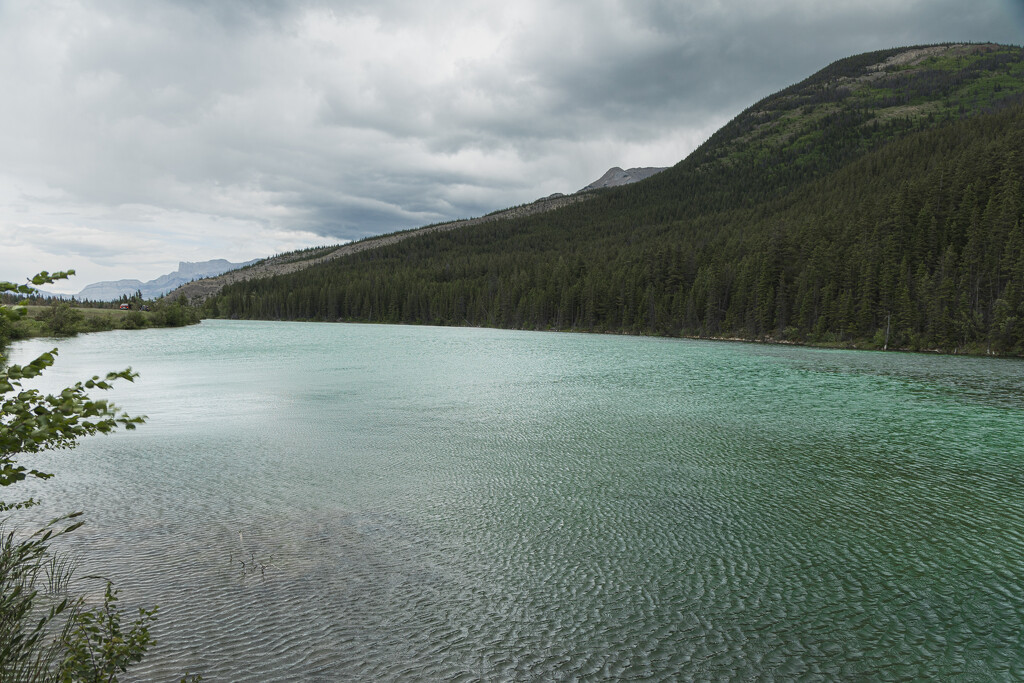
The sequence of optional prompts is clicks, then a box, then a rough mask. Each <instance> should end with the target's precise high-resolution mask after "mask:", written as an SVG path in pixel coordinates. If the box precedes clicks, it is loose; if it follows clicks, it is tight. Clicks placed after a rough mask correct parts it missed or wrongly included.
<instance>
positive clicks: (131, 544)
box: [15, 321, 1024, 681]
mask: <svg viewBox="0 0 1024 683" xmlns="http://www.w3.org/2000/svg"><path fill="white" fill-rule="evenodd" d="M50 345H51V344H50V342H48V341H46V340H35V341H32V342H28V343H23V344H21V345H20V346H18V347H17V349H16V359H15V360H25V359H27V358H28V357H29V356H31V355H32V354H33V353H35V352H38V351H40V350H43V349H46V348H49V346H50ZM60 347H61V355H60V358H59V360H58V365H57V366H56V367H55V368H54V372H53V373H51V375H50V377H49V378H48V380H47V381H48V382H49V383H50V384H51V386H58V385H59V384H60V383H63V382H67V381H71V380H74V379H78V378H81V377H82V376H86V375H92V374H95V373H99V372H104V371H106V370H110V369H120V368H122V367H124V366H127V365H131V366H132V367H133V368H134V369H136V370H138V371H140V372H141V374H142V376H141V378H140V379H139V380H138V382H137V383H136V384H135V385H131V386H127V387H124V388H119V389H118V390H117V391H116V392H115V396H114V398H115V399H116V400H117V401H118V402H119V403H120V404H121V405H123V406H124V407H125V408H127V409H129V411H130V412H132V413H144V414H147V415H148V416H149V422H148V423H147V424H146V425H145V426H144V427H142V428H141V429H139V430H138V431H136V432H130V433H120V434H116V435H113V436H111V437H105V438H102V437H98V438H94V439H89V440H88V441H87V442H85V443H83V444H82V446H81V447H80V448H79V449H77V450H76V451H74V452H72V453H62V454H57V455H50V456H46V457H45V458H44V457H40V459H39V460H38V461H36V464H38V465H41V466H43V467H50V468H51V469H52V470H53V471H56V472H58V474H59V476H58V477H57V478H55V479H54V480H51V481H49V482H45V483H40V484H31V485H30V486H28V487H26V488H25V489H24V490H25V492H26V494H29V493H32V494H36V495H38V496H41V497H43V499H44V501H45V503H46V505H47V508H46V510H44V511H43V512H42V513H41V514H51V513H55V512H60V511H67V510H71V509H83V510H85V511H86V512H87V519H88V524H87V526H86V527H84V528H83V529H81V530H79V531H78V532H76V533H75V534H74V536H76V537H77V538H75V539H74V546H75V548H76V549H77V550H78V551H79V552H80V554H81V555H82V556H83V559H84V563H85V566H84V567H83V572H82V573H89V572H92V571H96V572H102V573H103V574H104V575H106V576H109V577H110V578H112V579H114V580H115V582H116V583H117V584H118V585H120V586H121V587H122V588H123V589H124V602H125V603H126V604H132V603H138V604H153V603H157V604H159V605H160V620H159V622H158V626H157V628H156V636H157V638H158V640H159V645H158V646H157V648H156V649H155V650H154V652H153V654H152V656H151V657H150V658H148V659H147V660H146V662H145V663H144V664H143V665H142V666H140V667H139V668H138V669H137V670H136V671H135V672H134V674H133V677H134V678H136V679H139V680H146V679H153V680H165V679H168V678H170V677H171V676H173V675H174V674H180V673H181V672H182V671H183V670H184V669H185V668H189V669H191V670H192V671H193V672H195V671H199V672H202V673H203V674H204V676H205V679H206V680H211V681H221V680H223V681H238V680H254V681H256V680H258V681H268V680H324V681H333V680H400V679H412V680H417V679H455V680H509V679H517V680H538V679H540V680H546V679H574V678H586V679H601V678H605V679H621V678H640V679H656V680H657V679H663V680H672V679H711V678H714V679H756V678H758V677H764V678H772V677H774V678H775V679H777V680H791V679H797V678H799V677H801V676H805V677H807V678H809V679H811V680H815V679H819V680H820V679H836V678H841V679H851V678H859V679H869V680H899V679H929V678H930V679H944V680H949V679H953V678H956V677H958V676H959V677H960V678H962V679H963V680H993V679H996V680H998V679H1003V680H1005V679H1015V678H1016V679H1020V678H1024V650H1022V649H1021V648H1020V638H1021V635H1020V634H1021V632H1022V629H1024V588H1022V582H1021V577H1022V576H1024V525H1022V522H1024V496H1021V495H1020V491H1021V489H1022V486H1024V363H1020V362H1018V361H1007V360H992V359H982V358H955V357H932V356H924V355H908V354H881V353H863V352H846V351H822V350H813V349H799V348H781V347H765V346H754V345H745V344H724V343H701V342H690V341H677V340H659V339H638V338H623V337H612V336H607V337H606V336H592V335H569V334H547V333H526V332H509V331H496V330H479V329H441V328H419V327H389V326H362V325H323V324H320V325H317V324H298V323H255V322H227V321H219V322H218V321H208V322H205V323H203V324H202V325H200V326H198V327H192V328H185V329H181V330H147V331H139V332H110V333H103V334H96V335H87V336H84V337H80V338H77V339H72V340H66V341H62V342H60Z"/></svg>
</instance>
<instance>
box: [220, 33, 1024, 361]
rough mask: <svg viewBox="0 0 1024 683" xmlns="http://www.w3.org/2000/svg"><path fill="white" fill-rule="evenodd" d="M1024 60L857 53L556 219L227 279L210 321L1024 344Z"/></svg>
mask: <svg viewBox="0 0 1024 683" xmlns="http://www.w3.org/2000/svg"><path fill="white" fill-rule="evenodd" d="M1022 93H1024V54H1022V50H1021V48H1018V47H1008V46H998V45H940V46H925V47H914V48H901V49H893V50H886V51H881V52H874V53H869V54H865V55H859V56H856V57H851V58H849V59H845V60H841V61H839V62H836V63H835V64H832V65H830V66H828V67H826V68H825V69H823V70H822V71H820V72H818V73H817V74H815V75H813V76H811V77H810V78H808V79H806V80H805V81H803V82H801V83H798V84H796V85H794V86H791V87H789V88H786V89H784V90H782V91H780V92H779V93H776V94H775V95H772V96H769V97H767V98H765V99H764V100H762V101H760V102H758V103H757V104H755V105H754V106H752V107H750V108H749V109H747V110H746V111H744V112H742V113H741V114H740V115H739V116H737V117H736V118H735V119H734V120H733V121H731V122H730V123H729V124H727V125H726V126H724V127H723V128H722V129H721V130H720V131H718V132H717V133H716V134H715V135H714V136H712V137H711V138H710V139H709V140H708V141H707V142H706V143H705V144H704V145H702V146H701V147H700V148H699V149H697V150H696V151H695V152H694V153H693V154H691V155H690V156H689V157H687V159H685V160H683V161H682V162H680V163H679V164H677V165H676V166H674V167H673V168H671V169H668V170H666V171H663V172H661V173H658V174H656V175H653V176H652V177H650V178H648V179H647V180H644V181H641V182H639V183H635V184H632V185H628V186H625V187H622V188H613V189H608V190H605V191H603V192H601V193H598V194H596V195H594V198H593V199H592V200H590V201H586V202H582V203H575V204H572V205H569V206H564V207H561V208H559V209H558V210H555V211H551V212H545V213H540V214H535V215H528V216H519V217H501V218H500V220H490V221H487V222H480V223H475V224H466V225H461V226H458V227H459V229H458V230H455V229H452V230H446V231H442V230H434V231H430V232H424V233H423V234H420V235H416V237H415V239H405V240H403V241H400V242H393V243H390V244H384V243H382V244H381V245H380V246H378V247H377V248H367V249H364V250H362V251H359V252H358V253H351V254H349V255H348V257H346V258H338V259H336V260H333V261H330V262H324V263H320V264H318V265H316V266H314V267H311V268H308V269H305V270H302V271H299V272H295V273H292V274H290V275H285V276H278V277H273V278H267V279H254V280H250V281H247V282H239V283H236V284H233V285H231V286H228V287H226V288H225V289H224V290H223V292H222V293H221V295H220V296H218V297H216V298H213V299H211V300H209V301H208V303H207V309H206V310H207V312H208V314H211V315H217V316H226V317H253V318H273V319H309V320H363V321H381V322H406V323H425V324H446V325H493V326H501V327H514V328H528V329H560V330H585V331H610V332H628V333H638V334H662V335H681V334H682V335H691V336H714V337H738V338H745V339H774V340H787V341H798V342H811V343H825V344H840V345H851V344H858V345H865V346H869V347H870V346H877V347H886V346H888V347H889V348H911V349H942V350H947V351H958V350H960V351H962V350H967V351H973V352H985V351H991V352H999V353H1021V352H1022V351H1024V235H1022V228H1021V217H1022V211H1024V199H1022V192H1021V189H1022V187H1024V159H1022V158H1021V151H1022V150H1024V109H1022V105H1021V102H1022Z"/></svg>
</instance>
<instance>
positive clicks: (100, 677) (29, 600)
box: [0, 271, 157, 683]
mask: <svg viewBox="0 0 1024 683" xmlns="http://www.w3.org/2000/svg"><path fill="white" fill-rule="evenodd" d="M73 272H74V271H67V272H61V273H54V274H52V275H51V274H49V273H45V272H44V273H40V274H39V275H37V276H36V277H34V278H32V280H31V283H32V284H34V285H40V284H44V283H50V282H53V281H55V280H58V279H62V278H65V277H67V276H68V275H71V274H73ZM31 291H32V288H31V287H29V286H28V285H17V284H13V283H9V282H0V292H17V293H20V294H28V293H30V292H31ZM24 317H25V308H24V307H23V306H15V307H11V306H0V326H2V327H0V329H3V330H10V329H11V328H12V326H16V325H17V324H19V323H20V322H21V321H22V320H23V318H24ZM65 320H66V318H65ZM8 339H9V338H2V337H0V486H4V487H6V486H11V485H13V484H16V483H18V482H20V481H23V480H25V479H26V478H27V477H29V476H31V477H37V478H40V479H47V478H49V477H51V476H52V475H51V474H49V473H45V472H41V471H39V470H36V469H28V468H27V467H25V466H24V465H22V464H20V463H19V462H18V458H19V457H20V456H22V455H24V454H28V453H38V452H41V451H49V450H59V449H69V448H72V447H74V445H75V444H76V443H77V442H78V439H80V438H81V437H83V436H89V435H92V434H105V433H109V432H111V431H113V430H114V429H117V428H118V427H123V428H126V429H134V428H135V426H136V425H137V424H139V423H141V422H142V421H143V420H144V418H142V417H131V416H129V415H127V414H125V413H123V412H121V411H119V409H118V408H117V407H116V406H115V405H113V404H112V403H109V402H107V401H104V400H94V399H92V398H90V397H89V395H88V393H87V392H88V391H89V390H94V389H100V390H106V389H110V388H111V387H112V382H114V381H116V380H119V379H122V380H127V381H129V382H130V381H132V380H133V379H134V378H135V376H136V375H135V373H133V372H132V371H131V369H130V368H129V369H126V370H123V371H121V372H112V373H109V374H108V375H107V376H106V377H105V378H103V379H101V378H100V377H98V376H96V377H93V378H91V379H89V380H86V381H84V382H78V383H76V384H75V385H73V386H71V387H66V388H64V389H63V390H61V391H60V392H58V393H56V394H43V393H41V392H40V391H38V390H36V389H26V388H24V386H23V382H24V381H25V380H31V379H34V378H37V377H39V376H40V375H41V374H42V373H43V371H44V370H45V369H46V368H48V367H50V366H52V365H53V362H54V358H55V356H56V354H57V350H56V349H53V350H52V351H49V352H47V353H44V354H42V355H40V356H39V357H38V358H36V359H34V360H33V361H31V362H30V363H28V364H27V365H10V366H8V365H7V364H6V357H5V356H4V355H3V354H4V347H5V346H6V343H7V341H8ZM35 504H36V501H34V500H32V499H28V500H23V501H18V502H6V501H4V502H0V511H2V512H7V513H10V512H11V511H14V510H19V509H23V508H27V507H31V506H33V505H35ZM80 515H81V513H72V514H69V515H65V516H64V517H60V518H57V519H55V520H53V521H51V522H50V523H49V524H47V525H46V526H44V527H43V528H42V529H39V530H38V531H36V532H34V533H30V534H24V533H21V532H20V530H18V529H15V528H12V524H11V519H10V518H8V519H6V520H3V521H0V681H4V682H5V683H21V682H23V681H25V682H27V681H61V682H62V683H67V682H72V681H89V682H92V681H96V682H99V681H108V682H109V681H116V680H117V677H118V675H119V674H120V673H123V672H124V671H126V670H127V669H128V667H129V666H131V665H133V664H136V663H138V662H139V661H141V659H142V658H143V656H144V655H145V653H146V650H147V649H148V648H149V647H150V646H151V645H152V644H153V643H154V642H155V641H154V640H153V637H152V635H151V634H150V631H149V626H150V624H151V623H152V622H153V620H154V619H155V617H156V611H157V608H156V607H153V608H152V609H140V610H139V614H138V617H137V618H136V619H135V620H134V621H132V622H131V623H130V625H127V626H126V625H123V624H122V620H123V614H122V611H121V610H120V609H119V608H118V606H117V600H118V592H117V590H115V589H114V588H113V586H112V585H111V584H110V582H109V581H106V580H105V579H101V577H83V580H85V581H90V580H92V581H96V580H101V581H102V582H103V584H104V592H103V597H102V601H101V602H99V604H94V603H95V600H90V597H91V596H88V595H78V596H75V595H72V594H71V588H72V586H75V587H77V586H78V585H80V582H79V580H78V579H76V578H75V577H74V564H73V562H72V561H70V560H69V559H68V558H67V557H65V556H64V555H62V554H61V553H59V552H58V551H56V550H54V549H53V548H52V547H51V544H52V542H53V541H54V540H55V539H57V538H58V537H60V536H63V535H65V534H68V533H70V532H72V531H74V530H75V529H77V528H78V527H80V526H81V525H82V522H81V521H80V520H78V517H79V516H80Z"/></svg>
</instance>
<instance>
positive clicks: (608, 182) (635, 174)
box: [580, 166, 666, 192]
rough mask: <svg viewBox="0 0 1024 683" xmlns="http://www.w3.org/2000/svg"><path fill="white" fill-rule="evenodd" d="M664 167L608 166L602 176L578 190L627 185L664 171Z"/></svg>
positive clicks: (584, 190) (585, 190)
mask: <svg viewBox="0 0 1024 683" xmlns="http://www.w3.org/2000/svg"><path fill="white" fill-rule="evenodd" d="M665 168H666V167H664V166H662V167H657V166H644V167H643V168H630V169H627V170H625V171H623V170H622V169H621V168H619V167H618V166H613V167H612V168H609V169H608V171H607V172H606V173H605V174H604V175H603V176H601V177H600V178H598V179H597V180H595V181H594V182H592V183H590V184H589V185H587V186H586V187H584V188H583V189H582V190H580V192H587V191H588V190H599V189H601V188H605V187H619V186H620V185H629V184H630V183H635V182H637V181H638V180H643V179H645V178H650V177H651V176H652V175H654V174H655V173H659V172H661V171H664V170H665Z"/></svg>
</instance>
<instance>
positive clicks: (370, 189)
mask: <svg viewBox="0 0 1024 683" xmlns="http://www.w3.org/2000/svg"><path fill="white" fill-rule="evenodd" d="M947 41H976V42H982V41H995V42H1002V43H1013V44H1021V43H1022V42H1024V0H972V1H971V2H964V1H963V0H902V1H900V0H855V1H848V0H827V1H826V0H732V1H730V0H719V1H715V0H700V1H697V0H693V1H691V0H675V1H667V0H665V1H662V0H650V1H645V0H621V1H619V0H585V1H584V0H574V1H570V0H515V1H514V2H501V3H498V2H470V1H463V0H444V2H440V1H436V2H435V1H431V0H372V1H371V0H365V1H364V0H351V1H339V2H327V1H323V2H317V1H310V2H298V1H290V2H284V1H281V2H278V1H276V0H249V1H243V0H208V1H206V2H203V1H198V0H197V1H193V2H187V1H178V2H172V1H169V0H168V1H160V0H156V1H152V2H147V1H144V0H102V1H100V0H97V1H95V2H90V1H87V0H86V1H81V0H67V1H49V0H0V92H2V93H3V98H2V99H3V105H2V106H0V279H6V280H21V279H22V278H24V277H26V276H28V275H31V274H33V273H34V272H36V271H37V270H40V269H47V270H55V269H64V268H75V269H76V270H77V271H78V277H76V278H75V279H74V280H72V281H70V282H69V283H67V284H66V285H65V286H63V287H59V288H58V287H54V288H53V290H54V291H66V292H77V291H78V290H79V289H81V288H82V287H84V286H85V285H86V284H89V283H91V282H95V281H97V280H109V279H120V278H138V279H141V280H149V279H152V278H155V277H157V276H159V275H162V274H164V273H167V272H170V271H173V270H174V269H175V268H176V267H177V263H178V261H181V260H187V261H202V260H207V259H212V258H227V259H230V260H233V261H241V260H246V259H251V258H256V257H263V256H268V255H271V254H274V253H280V252H282V251H288V250H292V249H297V248H303V247H307V246H312V245H319V244H333V243H338V242H340V241H345V240H350V239H358V238H360V237H365V236H367V235H373V234H379V233H382V232H391V231H394V230H400V229H406V228H410V227H415V226H419V225H424V224H428V223H434V222H438V221H443V220H448V219H453V218H460V217H469V216H475V215H480V214H482V213H486V212H489V211H493V210H496V209H501V208H505V207H507V206H511V205H515V204H520V203H523V202H527V201H532V200H534V199H537V198H539V197H542V196H546V195H548V194H551V193H553V192H566V193H568V192H574V191H576V190H578V189H579V188H581V187H583V186H584V185H586V184H588V183H590V182H591V181H593V180H595V179H597V178H598V177H599V176H600V175H601V174H602V173H604V172H605V171H606V170H607V169H608V168H609V167H611V166H622V167H623V168H628V167H631V166H670V165H672V164H675V163H676V162H678V161H679V160H680V159H682V158H684V157H685V156H686V155H687V154H689V153H690V152H691V151H692V150H693V149H694V148H695V147H696V146H697V145H699V144H700V143H701V142H703V141H704V140H705V139H707V137H708V136H710V135H711V134H712V133H713V132H714V131H715V130H717V129H718V128H719V127H720V126H721V125H722V124H724V123H725V122H727V121H728V120H729V119H731V118H732V117H733V116H735V115H736V114H738V113H739V112H740V111H741V110H743V109H744V108H745V107H747V106H749V105H751V104H753V103H754V102H756V101H757V100H758V99H760V98H762V97H764V96H766V95H769V94H771V93H773V92H775V91H777V90H780V89H782V88H784V87H786V86H788V85H790V84H792V83H795V82H797V81H800V80H802V79H803V78H805V77H807V76H809V75H811V74H812V73H814V72H815V71H817V70H818V69H820V68H822V67H824V66H826V65H827V64H828V63H830V62H832V61H834V60H836V59H840V58H843V57H847V56H850V55H853V54H857V53H861V52H866V51H869V50H876V49H881V48H887V47H894V46H901V45H911V44H923V43H934V42H947Z"/></svg>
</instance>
